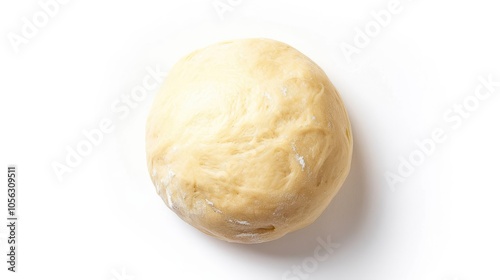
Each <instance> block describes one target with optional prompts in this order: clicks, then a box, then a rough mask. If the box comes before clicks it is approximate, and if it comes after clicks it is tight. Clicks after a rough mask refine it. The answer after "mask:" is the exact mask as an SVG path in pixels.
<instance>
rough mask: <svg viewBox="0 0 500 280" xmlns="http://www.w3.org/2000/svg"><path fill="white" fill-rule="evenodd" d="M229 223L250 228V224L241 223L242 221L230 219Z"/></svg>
mask: <svg viewBox="0 0 500 280" xmlns="http://www.w3.org/2000/svg"><path fill="white" fill-rule="evenodd" d="M229 222H231V223H235V224H239V225H245V226H249V225H250V223H249V222H247V221H240V220H232V219H229Z"/></svg>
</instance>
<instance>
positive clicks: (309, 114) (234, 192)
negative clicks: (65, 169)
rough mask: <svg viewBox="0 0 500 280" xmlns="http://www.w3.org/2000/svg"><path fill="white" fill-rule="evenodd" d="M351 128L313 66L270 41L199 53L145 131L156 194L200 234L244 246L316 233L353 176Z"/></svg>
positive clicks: (172, 76)
mask: <svg viewBox="0 0 500 280" xmlns="http://www.w3.org/2000/svg"><path fill="white" fill-rule="evenodd" d="M352 146H353V142H352V136H351V127H350V123H349V118H348V115H347V112H346V110H345V108H344V105H343V103H342V100H341V98H340V96H339V94H338V93H337V91H336V90H335V88H334V86H333V85H332V83H331V82H330V80H329V79H328V77H327V76H326V74H325V73H324V72H323V71H322V70H321V68H320V67H319V66H318V65H316V64H315V63H314V62H313V61H311V59H309V58H308V57H306V56H305V55H303V54H302V53H300V52H299V51H297V50H295V49H294V48H292V47H290V46H288V45H286V44H284V43H281V42H277V41H273V40H269V39H244V40H236V41H230V42H223V43H219V44H215V45H212V46H209V47H206V48H204V49H201V50H197V51H195V52H193V53H191V54H190V55H188V56H186V57H184V58H183V59H182V60H181V61H179V62H178V63H177V64H176V65H175V66H174V67H173V68H172V69H171V71H170V73H169V75H168V77H167V78H166V80H165V83H164V84H163V86H162V88H161V89H160V91H159V93H158V95H157V96H156V97H155V99H154V103H153V105H152V108H151V111H150V115H149V118H148V121H147V129H146V152H147V164H148V168H149V173H150V175H151V179H152V181H153V183H154V185H155V186H156V191H157V192H158V194H159V195H160V196H161V198H162V199H163V200H164V202H165V203H166V204H167V205H168V207H169V208H170V209H172V211H174V212H175V213H176V214H177V215H178V216H179V217H180V218H182V219H183V220H184V221H186V222H187V223H189V224H191V225H192V226H194V227H196V228H197V229H199V230H200V231H202V232H204V233H206V234H209V235H212V236H215V237H217V238H219V239H222V240H226V241H230V242H238V243H260V242H266V241H270V240H274V239H277V238H280V237H282V236H283V235H285V234H287V233H289V232H292V231H295V230H297V229H300V228H303V227H305V226H307V225H309V224H311V223H312V222H313V221H314V220H316V218H318V216H319V215H320V214H321V213H322V212H323V210H324V209H325V208H326V207H327V206H328V204H329V203H330V201H331V200H332V198H333V197H334V195H335V194H336V193H337V191H338V190H339V188H340V187H341V185H342V183H343V182H344V180H345V178H346V176H347V174H348V173H349V169H350V164H351V155H352Z"/></svg>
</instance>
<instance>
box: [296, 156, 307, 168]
mask: <svg viewBox="0 0 500 280" xmlns="http://www.w3.org/2000/svg"><path fill="white" fill-rule="evenodd" d="M295 159H296V160H297V161H298V162H299V164H300V166H301V167H302V171H304V168H306V162H305V160H304V157H303V156H301V155H299V154H295Z"/></svg>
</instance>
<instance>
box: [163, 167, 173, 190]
mask: <svg viewBox="0 0 500 280" xmlns="http://www.w3.org/2000/svg"><path fill="white" fill-rule="evenodd" d="M167 170H168V174H167V176H166V177H165V178H163V179H161V183H162V184H163V185H164V186H165V187H167V186H168V185H170V182H172V179H173V178H174V177H175V172H174V171H172V169H170V168H167Z"/></svg>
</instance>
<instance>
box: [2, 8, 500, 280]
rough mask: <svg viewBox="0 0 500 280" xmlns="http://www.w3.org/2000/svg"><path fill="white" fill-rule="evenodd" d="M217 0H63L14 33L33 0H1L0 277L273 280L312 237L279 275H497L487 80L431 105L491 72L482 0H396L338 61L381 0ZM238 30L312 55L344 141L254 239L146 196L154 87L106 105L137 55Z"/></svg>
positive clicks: (130, 73) (493, 131)
mask: <svg viewBox="0 0 500 280" xmlns="http://www.w3.org/2000/svg"><path fill="white" fill-rule="evenodd" d="M47 1H48V0H41V2H42V3H45V2H47ZM230 2H231V3H232V4H233V6H232V9H231V10H229V11H226V12H224V13H223V14H222V18H221V17H220V16H219V14H218V13H217V11H216V10H215V8H214V6H213V1H212V0H205V1H202V0H196V1H195V0H191V1H165V0H141V1H137V0H135V1H118V0H111V1H96V0H86V1H77V0H73V1H68V3H67V4H64V5H62V4H60V5H59V10H58V11H57V12H54V13H53V16H52V17H50V18H49V19H48V22H47V23H46V25H45V26H41V27H39V28H38V31H37V32H35V33H36V34H35V35H34V36H33V37H32V38H25V41H23V43H22V44H20V45H19V46H16V45H13V44H12V43H11V39H9V38H12V36H13V35H12V34H13V33H15V34H17V35H18V36H22V29H23V26H24V25H25V24H26V23H25V22H24V21H23V17H26V18H27V19H28V20H30V21H31V22H33V16H34V15H36V14H37V13H39V12H40V11H42V12H43V10H42V8H41V7H40V4H38V2H37V1H34V0H30V1H2V3H1V4H0V33H1V34H2V40H1V41H0V81H1V83H0V94H1V99H0V100H1V101H0V124H1V127H0V129H1V138H0V152H1V153H0V162H1V163H0V167H1V169H2V170H4V171H2V172H4V174H5V175H1V177H2V178H4V179H2V182H3V183H1V184H2V186H5V187H3V188H2V191H1V195H0V209H1V211H0V213H2V214H1V215H0V216H2V217H6V215H7V213H6V212H7V211H6V209H7V206H6V170H7V165H8V164H16V165H17V167H18V175H19V179H18V180H19V181H18V182H19V187H18V199H19V204H18V217H19V221H18V223H19V226H18V229H19V231H18V242H19V244H18V252H17V253H18V266H17V269H18V272H17V273H16V274H14V273H10V272H7V265H6V263H4V261H2V265H0V268H1V270H0V271H1V272H0V278H1V279H9V280H10V279H54V280H56V279H106V280H110V279H114V280H122V279H124V280H125V279H136V280H141V279H142V280H146V279H147V280H153V279H286V278H283V275H284V274H285V273H286V272H287V271H291V270H292V267H293V266H297V267H299V269H301V270H302V271H304V267H303V263H304V261H305V262H306V265H308V263H307V262H308V261H307V260H309V261H310V260H311V259H310V258H311V257H314V250H315V248H316V247H317V246H318V245H319V243H318V241H317V238H322V239H324V240H326V239H327V238H328V237H330V238H331V240H333V241H334V242H337V243H339V244H340V247H339V248H338V249H336V250H335V252H334V253H333V254H330V255H329V257H328V259H327V260H326V261H322V262H319V263H318V265H317V266H316V267H312V268H311V267H307V269H309V270H310V272H308V273H307V275H306V274H304V275H302V276H300V275H295V276H293V274H289V276H288V279H303V278H306V276H307V277H308V279H344V280H365V279H366V280H378V279H384V280H392V279H394V280H396V279H397V280H401V279H409V280H413V279H415V280H416V279H429V280H467V279H470V280H476V279H482V280H489V279H491V280H493V279H500V269H499V266H498V265H499V264H500V217H499V216H500V203H498V198H499V196H500V188H499V187H500V179H499V178H500V177H499V176H498V175H499V173H500V170H499V167H500V163H499V158H500V145H499V143H500V133H499V129H500V125H499V121H500V110H498V108H499V106H500V87H496V88H495V89H496V92H495V93H493V94H491V96H490V97H489V98H488V99H487V100H484V101H480V102H479V103H478V104H477V108H475V110H474V111H473V112H470V115H469V116H468V117H467V118H465V119H463V123H462V124H461V125H460V126H458V125H457V126H456V127H454V126H453V125H454V124H455V125H456V123H455V122H450V121H448V122H447V121H446V120H445V119H444V117H443V115H444V114H445V113H446V112H447V111H448V110H449V109H453V106H454V104H460V103H462V102H463V100H464V99H465V98H468V97H470V96H472V95H473V94H474V91H475V89H476V87H478V86H479V85H480V82H479V77H480V76H483V77H488V75H492V76H491V77H492V79H493V80H495V81H500V64H499V62H500V52H499V50H500V36H499V35H500V34H499V31H498V28H499V27H500V15H499V11H500V9H499V8H500V7H499V6H498V3H497V2H496V1H486V0H475V1H451V0H449V1H430V0H420V1H417V0H414V1H409V0H401V2H400V5H399V6H400V9H401V11H400V12H399V13H396V14H392V17H391V20H390V22H389V23H388V24H387V26H385V27H382V28H380V30H379V31H378V33H377V32H375V31H377V30H376V29H373V30H374V31H373V32H374V33H372V35H373V36H372V37H370V41H369V42H368V43H367V44H366V46H363V47H362V48H360V49H359V53H356V54H353V55H352V56H351V57H350V58H351V60H350V61H349V60H348V59H347V57H346V56H345V55H344V54H343V52H342V50H341V46H345V44H350V45H353V46H355V45H354V44H355V42H354V37H355V35H356V28H360V29H361V30H364V29H365V27H366V26H367V25H370V22H371V21H373V16H372V15H371V13H372V12H377V13H378V12H379V11H380V10H383V9H384V10H387V6H388V3H389V2H390V1H388V0H376V1H368V0H364V1H361V0H358V1H285V0H281V1H264V0H257V1H250V0H242V1H235V0H233V1H230ZM222 3H227V2H226V0H223V1H222ZM40 19H41V20H43V15H42V18H40ZM42 23H43V22H42ZM375 33H376V34H375ZM244 37H268V38H273V39H277V40H281V41H284V42H286V43H288V44H291V45H292V46H294V47H295V48H297V49H299V50H300V51H302V52H303V53H305V54H306V55H308V56H310V57H311V58H312V59H313V60H315V61H316V62H317V63H318V64H319V65H320V66H321V67H322V68H323V69H324V70H325V71H326V72H327V74H328V75H329V76H330V78H331V80H332V81H333V82H334V84H335V85H336V87H337V88H338V90H339V91H340V93H341V94H342V97H343V99H344V102H345V104H346V106H347V109H348V111H349V114H350V117H351V121H352V125H353V134H354V139H355V147H354V148H355V151H354V158H353V165H352V171H351V174H350V176H349V178H348V180H347V182H346V183H345V185H344V187H343V189H342V190H341V191H340V193H339V194H338V196H337V197H336V198H335V199H334V201H333V202H332V204H331V205H330V207H329V208H328V209H327V210H326V211H325V213H324V214H323V215H322V216H321V217H320V218H319V219H318V220H317V221H316V222H315V223H314V224H313V225H311V226H309V227H307V228H306V229H303V230H300V231H297V232H294V233H291V234H289V235H287V236H285V237H284V238H281V239H279V240H277V241H273V242H270V243H264V244H259V245H239V244H230V243H226V242H223V241H219V240H216V239H214V238H211V237H208V236H205V235H204V234H202V233H200V232H198V231H197V230H195V229H194V228H192V227H191V226H189V225H187V224H186V223H184V222H183V221H181V220H180V219H179V218H178V217H177V216H176V215H175V214H174V213H173V212H171V211H170V210H169V209H168V208H167V207H166V206H165V205H164V204H163V202H162V201H161V199H160V198H159V197H158V196H157V195H156V193H155V190H154V187H153V185H152V183H151V182H150V179H149V176H148V173H147V168H146V162H145V153H144V129H145V119H146V116H147V113H148V110H149V107H150V105H151V102H152V97H153V96H154V94H155V92H156V91H155V90H150V91H148V94H147V96H146V98H145V99H144V100H143V101H140V102H136V103H135V104H134V106H135V108H131V109H130V111H129V113H128V114H127V115H126V116H125V115H124V114H121V115H120V114H118V113H116V112H114V111H113V110H112V106H113V104H116V102H120V98H121V97H120V96H122V95H124V96H130V94H131V91H132V89H133V88H134V87H135V86H137V85H141V83H142V80H143V78H144V77H145V76H147V75H148V72H147V70H146V69H147V68H148V67H150V68H152V69H154V68H155V67H159V68H160V69H162V71H167V70H168V69H169V68H170V67H171V66H172V64H173V63H174V62H175V61H176V60H178V59H179V58H180V57H181V56H183V55H185V54H187V53H188V52H190V51H192V50H193V49H196V48H199V47H203V46H205V45H207V44H211V43H215V42H217V41H220V40H227V39H235V38H244ZM16 49H17V50H18V51H17V52H16ZM119 104H121V103H119ZM122 105H123V104H122ZM105 118H109V119H110V120H111V121H112V122H113V125H114V130H113V131H112V132H111V133H107V134H105V135H104V138H103V140H102V143H100V144H98V145H97V146H95V147H94V148H93V150H92V151H91V152H90V154H89V155H88V156H86V157H84V158H83V160H82V162H81V163H80V164H78V165H77V166H76V167H75V168H72V172H71V173H69V172H68V173H65V174H64V175H63V176H62V181H60V180H58V177H57V176H56V174H55V172H54V170H53V167H52V164H53V163H54V162H59V163H62V164H64V163H65V157H66V155H67V150H66V149H67V147H70V148H73V149H74V148H75V147H76V146H77V144H78V143H80V142H81V141H84V140H85V137H84V136H83V134H82V131H83V130H92V129H96V128H98V126H99V122H100V121H101V120H103V119H105ZM438 128H441V129H443V130H444V131H445V133H446V141H445V142H444V143H440V144H437V145H436V148H435V151H434V152H433V153H432V154H431V155H430V156H426V157H425V159H424V160H425V161H424V163H423V164H421V165H420V166H418V167H417V168H415V170H414V172H413V174H411V176H408V177H407V178H405V179H404V181H403V182H400V183H398V184H397V185H396V186H395V189H393V190H391V188H390V185H389V184H388V182H387V180H386V178H385V176H386V174H387V172H393V173H395V174H397V172H398V166H399V164H400V157H402V158H406V159H408V157H409V156H410V154H411V153H412V152H414V151H416V150H417V149H418V146H417V145H416V144H415V141H418V140H422V139H424V138H429V137H430V136H431V135H432V132H433V131H434V130H435V129H438ZM4 223H6V221H5V219H4V218H2V226H1V227H0V241H1V243H0V244H1V245H0V249H1V252H2V257H1V258H0V259H2V260H4V259H5V258H6V256H5V254H6V250H7V246H6V245H7V244H6V238H7V228H6V227H5V226H4ZM309 265H310V263H309ZM293 277H295V278H293Z"/></svg>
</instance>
